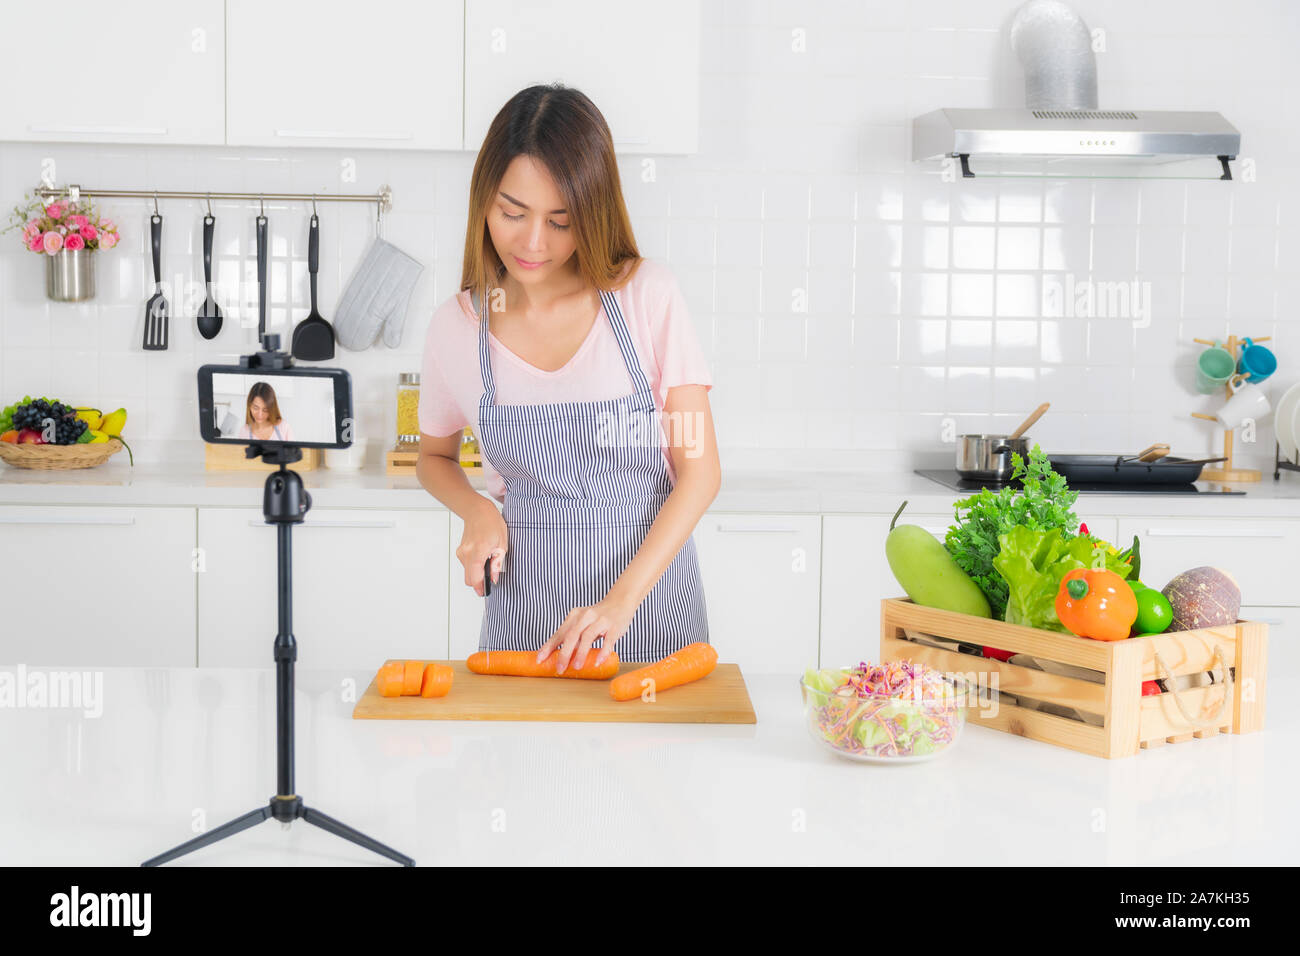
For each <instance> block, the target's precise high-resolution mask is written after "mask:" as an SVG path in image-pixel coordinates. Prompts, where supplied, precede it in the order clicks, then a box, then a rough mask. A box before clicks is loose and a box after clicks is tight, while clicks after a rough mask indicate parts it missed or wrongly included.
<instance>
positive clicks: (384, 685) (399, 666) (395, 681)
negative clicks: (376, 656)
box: [375, 661, 405, 697]
mask: <svg viewBox="0 0 1300 956" xmlns="http://www.w3.org/2000/svg"><path fill="white" fill-rule="evenodd" d="M404 671H405V667H404V665H403V662H402V661H390V662H388V663H387V664H384V665H383V666H382V667H380V668H379V674H378V675H377V676H376V677H375V686H376V687H377V688H378V689H379V696H381V697H400V696H401V695H402V684H403V678H404Z"/></svg>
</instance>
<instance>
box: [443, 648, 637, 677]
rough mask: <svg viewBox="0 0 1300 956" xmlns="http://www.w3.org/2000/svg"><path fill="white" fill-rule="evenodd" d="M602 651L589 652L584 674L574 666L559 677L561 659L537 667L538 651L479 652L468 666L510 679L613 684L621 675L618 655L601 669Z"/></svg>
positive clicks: (550, 660)
mask: <svg viewBox="0 0 1300 956" xmlns="http://www.w3.org/2000/svg"><path fill="white" fill-rule="evenodd" d="M598 653H599V648H592V649H591V650H590V651H588V652H587V659H586V660H585V661H584V662H583V665H582V670H576V669H575V668H574V667H573V662H572V661H570V662H569V667H568V668H566V669H565V671H564V673H563V674H556V673H555V665H556V662H557V661H558V660H559V657H560V655H559V654H557V653H555V652H554V651H552V652H551V656H550V657H548V658H546V660H544V661H542V662H541V663H540V664H537V663H534V660H535V658H536V657H537V652H536V651H478V652H477V653H475V654H471V655H470V656H469V659H468V660H467V661H465V666H466V667H468V668H469V669H470V670H471V671H473V672H474V673H475V674H503V675H507V676H510V677H578V678H584V679H586V680H609V679H610V678H611V677H613V676H614V675H615V674H617V673H618V654H617V653H612V654H610V655H609V657H608V658H607V659H606V660H605V663H603V664H601V665H600V666H599V667H597V666H596V656H597V654H598Z"/></svg>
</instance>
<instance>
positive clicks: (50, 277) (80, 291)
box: [45, 249, 95, 302]
mask: <svg viewBox="0 0 1300 956" xmlns="http://www.w3.org/2000/svg"><path fill="white" fill-rule="evenodd" d="M45 295H46V296H47V297H49V298H51V299H53V300H54V301H55V302H84V301H85V300H86V299H93V298H94V297H95V254H94V252H92V251H91V250H89V249H61V250H59V251H58V252H56V253H55V254H54V255H52V256H51V255H46V256H45Z"/></svg>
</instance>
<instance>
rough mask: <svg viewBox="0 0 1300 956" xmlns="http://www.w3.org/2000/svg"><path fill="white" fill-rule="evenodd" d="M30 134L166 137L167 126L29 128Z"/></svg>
mask: <svg viewBox="0 0 1300 956" xmlns="http://www.w3.org/2000/svg"><path fill="white" fill-rule="evenodd" d="M27 131H28V132H30V133H106V134H113V133H129V134H130V135H132V136H166V135H167V127H166V126H28V127H27Z"/></svg>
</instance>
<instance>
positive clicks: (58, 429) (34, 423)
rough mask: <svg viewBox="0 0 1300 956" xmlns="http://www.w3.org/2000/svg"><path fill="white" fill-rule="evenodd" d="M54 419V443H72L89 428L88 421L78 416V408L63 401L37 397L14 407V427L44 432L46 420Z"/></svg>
mask: <svg viewBox="0 0 1300 956" xmlns="http://www.w3.org/2000/svg"><path fill="white" fill-rule="evenodd" d="M48 419H53V420H54V444H56V445H72V444H75V443H76V441H77V439H78V438H80V437H81V433H82V432H84V431H85V430H86V428H87V426H86V423H85V422H83V421H82V420H81V419H80V418H78V417H77V410H76V409H75V408H72V407H71V406H70V405H64V404H63V403H62V402H59V401H54V402H51V401H49V400H48V399H44V398H37V399H33V400H32V401H30V402H26V403H24V404H22V405H19V406H17V407H16V408H15V409H14V418H13V427H14V428H19V429H22V428H30V429H32V430H33V431H38V432H43V431H44V430H45V422H46V421H47V420H48Z"/></svg>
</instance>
